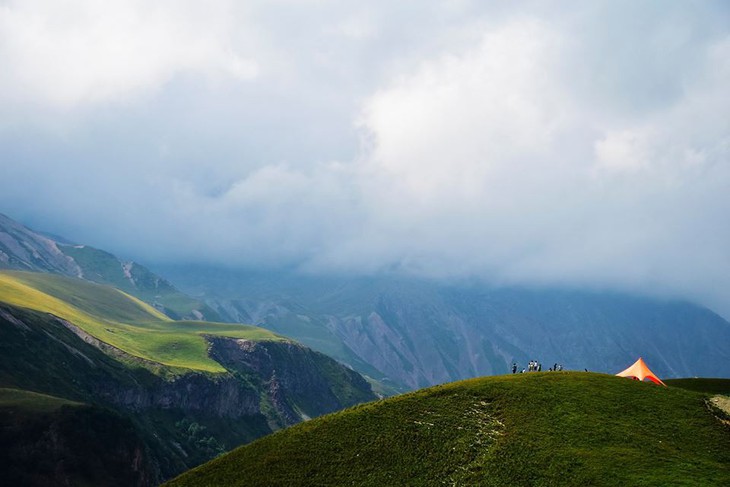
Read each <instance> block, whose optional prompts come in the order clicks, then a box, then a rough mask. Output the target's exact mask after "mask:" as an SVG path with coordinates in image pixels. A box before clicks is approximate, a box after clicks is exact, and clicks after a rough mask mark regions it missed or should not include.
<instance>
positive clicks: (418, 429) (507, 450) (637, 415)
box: [165, 372, 730, 487]
mask: <svg viewBox="0 0 730 487" xmlns="http://www.w3.org/2000/svg"><path fill="white" fill-rule="evenodd" d="M727 382H730V381H727ZM726 392H730V387H729V385H728V384H726ZM727 419H728V416H727V414H726V413H724V412H723V411H721V410H720V409H717V408H715V407H713V406H710V402H709V400H708V397H707V396H706V395H704V394H700V393H696V392H691V391H687V390H684V389H680V388H675V387H661V386H656V385H654V384H649V383H641V382H638V381H632V380H628V379H623V378H618V377H612V376H607V375H603V374H595V373H584V372H542V373H527V374H517V375H514V376H512V375H509V376H501V377H485V378H479V379H472V380H468V381H464V382H458V383H451V384H447V385H443V386H437V387H433V388H430V389H425V390H420V391H417V392H415V393H410V394H405V395H402V396H398V397H394V398H390V399H386V400H383V401H379V402H376V403H370V404H365V405H361V406H357V407H355V408H352V409H348V410H345V411H341V412H338V413H335V414H332V415H328V416H324V417H322V418H318V419H316V420H313V421H310V422H307V423H304V424H301V425H297V426H294V427H292V428H288V429H286V430H283V431H280V432H278V433H277V434H274V435H270V436H268V437H266V438H262V439H260V440H257V441H255V442H253V443H251V444H249V445H246V446H244V447H242V448H239V449H237V450H234V451H233V452H230V453H228V454H227V455H225V456H223V457H221V458H218V459H216V460H214V461H211V462H209V463H207V464H205V465H203V466H201V467H198V468H196V469H194V470H192V471H190V472H186V473H185V474H183V475H181V476H180V477H178V478H177V479H174V480H172V481H171V482H169V483H167V484H165V485H166V486H169V487H186V486H195V487H203V486H221V485H225V486H244V485H246V486H259V485H260V486H264V485H265V486H278V485H317V486H327V485H332V486H335V485H338V486H339V485H362V486H368V485H372V486H380V485H485V486H504V485H510V486H533V485H564V486H585V485H591V486H624V485H692V486H699V485H707V486H719V485H728V484H729V483H730V430H728V427H727V424H723V421H727Z"/></svg>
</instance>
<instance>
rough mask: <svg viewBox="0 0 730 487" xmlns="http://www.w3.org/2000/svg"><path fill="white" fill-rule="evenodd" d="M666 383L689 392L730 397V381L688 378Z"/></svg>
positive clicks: (666, 381)
mask: <svg viewBox="0 0 730 487" xmlns="http://www.w3.org/2000/svg"><path fill="white" fill-rule="evenodd" d="M664 383H665V384H666V385H668V386H670V387H680V388H682V389H687V390H689V391H696V392H704V393H706V394H723V395H727V396H730V379H711V378H697V377H695V378H688V379H667V380H665V381H664Z"/></svg>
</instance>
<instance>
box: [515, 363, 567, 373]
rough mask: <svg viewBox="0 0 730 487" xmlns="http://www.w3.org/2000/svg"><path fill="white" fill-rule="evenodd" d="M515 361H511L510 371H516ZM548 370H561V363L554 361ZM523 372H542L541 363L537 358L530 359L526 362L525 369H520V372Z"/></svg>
mask: <svg viewBox="0 0 730 487" xmlns="http://www.w3.org/2000/svg"><path fill="white" fill-rule="evenodd" d="M517 369H518V368H517V362H513V363H512V373H513V374H516V373H517ZM548 370H549V371H550V372H553V371H560V370H563V364H558V363H556V364H555V365H553V366H552V367H550V368H549V369H548ZM525 372H542V364H541V363H540V362H538V361H537V360H530V363H528V364H527V369H525V368H523V369H522V370H521V371H520V374H524V373H525Z"/></svg>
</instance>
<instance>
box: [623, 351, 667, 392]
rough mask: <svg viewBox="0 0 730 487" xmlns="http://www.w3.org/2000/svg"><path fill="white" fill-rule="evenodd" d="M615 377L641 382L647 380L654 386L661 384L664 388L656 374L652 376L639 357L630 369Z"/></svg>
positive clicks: (652, 373)
mask: <svg viewBox="0 0 730 487" xmlns="http://www.w3.org/2000/svg"><path fill="white" fill-rule="evenodd" d="M616 375H617V376H619V377H628V378H633V379H636V380H641V381H643V380H644V379H649V380H650V381H652V382H654V383H655V384H661V385H663V386H665V387H666V384H665V383H664V382H662V381H661V379H659V377H657V376H656V374H654V372H652V371H651V370H650V369H649V366H648V365H646V362H644V359H643V358H641V357H639V359H638V360H637V361H636V362H634V364H633V365H632V366H631V367H629V368H628V369H626V370H624V371H622V372H619V373H618V374H616Z"/></svg>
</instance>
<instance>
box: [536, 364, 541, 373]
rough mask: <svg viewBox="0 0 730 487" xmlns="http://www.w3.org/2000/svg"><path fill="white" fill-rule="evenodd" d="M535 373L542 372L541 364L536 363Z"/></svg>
mask: <svg viewBox="0 0 730 487" xmlns="http://www.w3.org/2000/svg"><path fill="white" fill-rule="evenodd" d="M537 371H538V372H542V364H541V363H538V364H537Z"/></svg>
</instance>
